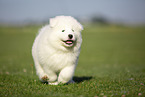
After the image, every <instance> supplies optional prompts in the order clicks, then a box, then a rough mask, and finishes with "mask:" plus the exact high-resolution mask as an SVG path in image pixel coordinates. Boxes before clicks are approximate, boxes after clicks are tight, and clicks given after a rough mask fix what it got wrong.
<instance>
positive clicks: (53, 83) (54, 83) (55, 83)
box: [49, 82, 59, 85]
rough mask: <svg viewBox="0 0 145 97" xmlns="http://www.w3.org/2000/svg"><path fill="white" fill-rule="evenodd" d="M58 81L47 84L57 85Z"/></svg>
mask: <svg viewBox="0 0 145 97" xmlns="http://www.w3.org/2000/svg"><path fill="white" fill-rule="evenodd" d="M58 84H59V83H58V82H52V83H51V82H49V85H58Z"/></svg>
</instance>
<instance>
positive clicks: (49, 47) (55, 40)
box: [32, 16, 83, 85]
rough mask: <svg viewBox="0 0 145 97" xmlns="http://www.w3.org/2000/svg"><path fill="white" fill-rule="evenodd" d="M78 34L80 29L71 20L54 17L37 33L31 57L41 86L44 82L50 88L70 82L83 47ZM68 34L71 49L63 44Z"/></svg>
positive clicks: (70, 18)
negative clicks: (49, 85)
mask: <svg viewBox="0 0 145 97" xmlns="http://www.w3.org/2000/svg"><path fill="white" fill-rule="evenodd" d="M62 30H65V31H64V32H62ZM81 30H83V27H82V25H81V24H80V23H79V22H78V21H76V20H75V19H74V18H73V17H71V16H57V17H55V18H51V19H50V24H49V25H46V26H44V27H43V28H42V29H41V30H40V31H39V34H38V35H37V37H36V39H35V41H34V44H33V47H32V56H33V59H34V64H35V68H36V72H37V75H38V76H39V79H40V80H41V81H42V82H45V81H47V82H49V84H51V85H57V84H59V83H72V82H73V80H72V77H73V74H74V71H75V68H76V65H77V61H78V57H79V53H80V47H81V43H82V38H81ZM69 34H71V35H73V38H72V39H71V40H73V41H75V42H74V43H73V44H71V45H68V44H66V43H64V42H63V41H66V40H69V37H68V35H69ZM47 78H48V79H47Z"/></svg>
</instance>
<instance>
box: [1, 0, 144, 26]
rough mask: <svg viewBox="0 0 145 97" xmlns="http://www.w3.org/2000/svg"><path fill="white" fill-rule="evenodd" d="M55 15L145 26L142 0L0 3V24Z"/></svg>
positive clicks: (10, 0)
mask: <svg viewBox="0 0 145 97" xmlns="http://www.w3.org/2000/svg"><path fill="white" fill-rule="evenodd" d="M56 15H71V16H74V17H76V18H78V19H79V20H80V21H81V22H85V23H86V22H89V23H90V22H102V23H121V24H129V25H142V24H145V0H109V1H108V0H0V24H30V23H31V24H36V23H37V24H40V23H46V22H48V19H49V18H50V17H54V16H56Z"/></svg>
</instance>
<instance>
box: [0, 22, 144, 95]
mask: <svg viewBox="0 0 145 97" xmlns="http://www.w3.org/2000/svg"><path fill="white" fill-rule="evenodd" d="M39 28H41V26H24V27H0V97H4V96H8V97H14V96H17V97H121V96H122V97H138V96H141V97H145V27H124V26H115V25H110V26H97V25H90V26H86V27H85V28H84V31H83V32H82V37H83V44H82V49H81V54H80V57H79V62H78V66H77V68H76V71H75V76H74V80H75V82H76V83H75V84H68V85H58V86H52V85H48V84H46V83H41V82H40V81H39V80H38V77H37V75H36V72H35V67H34V63H33V60H32V56H31V47H32V44H33V40H34V38H35V36H36V33H37V32H38V30H39ZM56 60H57V59H56ZM64 60H65V59H64Z"/></svg>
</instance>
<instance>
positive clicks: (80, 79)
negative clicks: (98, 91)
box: [73, 76, 93, 83]
mask: <svg viewBox="0 0 145 97" xmlns="http://www.w3.org/2000/svg"><path fill="white" fill-rule="evenodd" d="M92 78H93V77H92V76H82V77H77V76H74V77H73V80H74V81H75V82H76V83H81V82H83V81H88V80H91V79H92Z"/></svg>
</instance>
